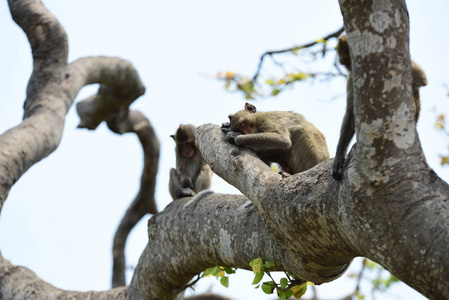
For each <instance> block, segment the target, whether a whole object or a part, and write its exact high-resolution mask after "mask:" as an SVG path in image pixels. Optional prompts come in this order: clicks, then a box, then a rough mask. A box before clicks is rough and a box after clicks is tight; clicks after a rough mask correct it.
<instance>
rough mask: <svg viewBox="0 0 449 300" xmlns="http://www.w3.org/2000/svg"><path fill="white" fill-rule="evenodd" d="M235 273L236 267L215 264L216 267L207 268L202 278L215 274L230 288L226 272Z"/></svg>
mask: <svg viewBox="0 0 449 300" xmlns="http://www.w3.org/2000/svg"><path fill="white" fill-rule="evenodd" d="M234 273H235V269H232V268H230V267H228V266H215V267H212V268H209V269H206V270H205V271H204V272H203V275H202V276H200V278H202V277H210V276H215V277H216V278H217V279H218V278H220V283H221V285H223V286H224V287H226V288H228V287H229V276H226V274H228V275H229V274H234Z"/></svg>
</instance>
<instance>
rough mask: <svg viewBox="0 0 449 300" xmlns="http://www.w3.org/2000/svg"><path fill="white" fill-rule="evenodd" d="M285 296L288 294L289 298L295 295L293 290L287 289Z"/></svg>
mask: <svg viewBox="0 0 449 300" xmlns="http://www.w3.org/2000/svg"><path fill="white" fill-rule="evenodd" d="M285 296H287V298H290V297H291V296H293V292H292V290H287V291H285Z"/></svg>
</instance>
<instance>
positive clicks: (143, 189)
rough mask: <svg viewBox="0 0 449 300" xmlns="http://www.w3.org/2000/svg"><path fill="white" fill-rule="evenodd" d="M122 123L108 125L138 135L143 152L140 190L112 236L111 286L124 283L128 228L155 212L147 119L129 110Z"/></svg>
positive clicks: (154, 151)
mask: <svg viewBox="0 0 449 300" xmlns="http://www.w3.org/2000/svg"><path fill="white" fill-rule="evenodd" d="M124 121H125V124H123V125H118V124H116V123H115V124H109V126H110V127H111V126H114V127H117V126H118V127H122V128H123V129H124V130H125V131H126V132H134V133H136V134H137V136H138V137H139V140H140V142H141V144H142V148H143V153H144V168H143V172H142V178H141V180H140V190H139V193H138V194H137V196H136V198H135V199H134V201H133V202H132V203H131V205H130V207H129V208H128V210H127V211H126V213H125V215H124V216H123V218H122V221H121V222H120V225H119V227H118V228H117V231H116V233H115V236H114V244H113V248H112V253H113V260H114V261H113V269H112V287H118V286H124V285H126V279H125V268H126V263H125V244H126V240H127V238H128V235H129V233H130V231H131V229H133V228H134V226H135V225H136V224H137V223H138V222H139V221H140V220H141V219H142V218H143V216H145V215H146V214H155V213H157V206H156V201H155V198H154V194H155V188H156V175H157V171H158V166H159V148H160V143H159V140H158V138H157V136H156V133H155V132H154V129H153V127H152V126H151V124H150V122H149V121H148V119H146V118H145V117H144V116H143V115H142V114H141V113H140V112H137V111H131V112H130V113H129V114H128V118H127V119H126V120H124Z"/></svg>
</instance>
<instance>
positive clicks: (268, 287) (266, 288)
mask: <svg viewBox="0 0 449 300" xmlns="http://www.w3.org/2000/svg"><path fill="white" fill-rule="evenodd" d="M262 291H263V292H264V293H265V294H273V291H274V282H273V281H268V282H264V283H263V284H262Z"/></svg>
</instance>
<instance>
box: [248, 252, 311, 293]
mask: <svg viewBox="0 0 449 300" xmlns="http://www.w3.org/2000/svg"><path fill="white" fill-rule="evenodd" d="M249 265H250V267H251V268H252V269H253V272H254V274H255V276H254V280H253V283H252V284H258V285H257V286H256V289H257V288H259V287H262V291H263V292H264V293H265V294H273V293H274V291H275V290H276V293H277V295H278V297H279V299H281V300H285V299H287V298H289V297H292V296H293V297H295V298H297V299H300V298H301V297H302V296H303V295H304V294H305V293H306V291H307V284H308V283H307V282H301V281H299V280H296V279H295V278H294V277H293V276H292V275H291V274H288V273H285V277H282V278H281V279H280V280H279V283H276V281H275V280H274V279H273V277H271V274H270V271H271V270H273V269H274V267H275V264H274V262H272V261H265V262H263V260H262V259H261V258H260V257H259V258H255V259H253V260H252V261H251V262H250V263H249ZM264 275H268V276H269V277H270V279H271V280H270V281H265V282H263V283H262V284H259V283H260V282H261V281H262V279H263V277H264ZM309 284H310V283H309Z"/></svg>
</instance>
